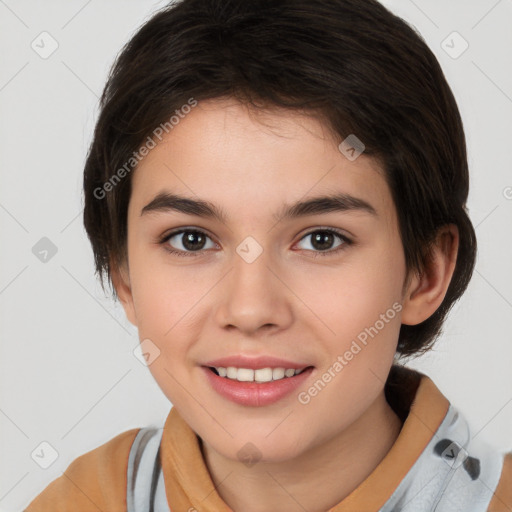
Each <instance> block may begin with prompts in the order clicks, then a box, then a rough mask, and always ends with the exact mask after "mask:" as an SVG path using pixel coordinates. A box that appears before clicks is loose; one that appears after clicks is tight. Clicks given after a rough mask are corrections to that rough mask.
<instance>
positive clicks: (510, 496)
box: [487, 452, 512, 512]
mask: <svg viewBox="0 0 512 512" xmlns="http://www.w3.org/2000/svg"><path fill="white" fill-rule="evenodd" d="M510 510H512V452H510V453H506V454H505V456H504V459H503V469H502V471H501V476H500V480H499V482H498V485H497V487H496V489H495V491H494V495H493V497H492V499H491V502H490V503H489V508H488V509H487V511H488V512H509V511H510Z"/></svg>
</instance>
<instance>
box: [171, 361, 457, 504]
mask: <svg viewBox="0 0 512 512" xmlns="http://www.w3.org/2000/svg"><path fill="white" fill-rule="evenodd" d="M385 393H386V398H387V400H388V402H389V403H390V405H391V407H392V408H393V409H394V410H395V412H396V413H397V415H398V416H399V417H400V419H401V420H402V421H403V422H404V424H403V426H402V430H401V431H400V435H399V436H398V438H397V440H396V441H395V443H394V444H393V446H392V447H391V450H390V451H389V452H388V453H387V455H386V456H385V457H384V459H382V461H381V462H380V463H379V464H378V465H377V467H376V468H375V469H374V470H373V471H372V473H370V475H369V476H368V477H367V478H366V479H365V480H364V481H363V482H361V484H360V485H359V486H358V487H357V488H356V489H354V490H353V491H352V492H351V493H350V494H349V495H348V496H347V497H346V498H345V499H344V500H343V501H342V502H340V503H338V505H336V506H335V507H333V508H332V509H331V511H330V512H349V511H350V512H353V511H354V510H365V511H367V512H373V511H375V512H377V511H378V510H379V509H380V508H381V507H382V506H383V505H384V504H385V503H386V501H387V500H388V499H389V497H390V496H391V494H392V493H393V492H394V491H395V489H396V488H397V487H398V485H399V483H400V482H401V481H402V480H403V478H404V477H405V475H406V474H407V472H408V471H409V470H410V468H411V467H412V465H413V464H414V462H415V461H416V460H417V459H418V457H419V456H420V454H421V452H422V451H423V450H424V448H425V447H426V446H427V444H428V443H429V441H430V439H431V438H432V437H433V435H434V433H435V431H436V430H437V429H438V427H439V425H440V424H441V422H442V421H443V419H444V417H445V416H446V413H447V412H448V407H449V405H450V403H449V401H448V400H447V399H446V398H445V397H444V395H443V394H442V393H441V392H440V391H439V389H438V388H437V386H436V385H435V384H434V383H433V382H432V380H431V379H430V378H429V377H428V376H426V375H424V374H423V373H420V372H418V371H416V370H413V369H410V368H407V367H403V366H397V365H395V366H393V367H392V368H391V371H390V374H389V377H388V380H387V381H386V386H385ZM161 459H162V468H163V472H164V479H165V491H166V495H167V499H168V502H169V506H170V508H171V510H184V511H186V510H189V509H192V510H193V509H194V508H196V509H197V510H201V512H231V509H230V508H229V507H228V506H227V505H226V503H225V502H224V501H223V500H222V498H221V497H220V495H219V494H218V492H217V490H216V488H215V485H214V483H213V481H212V479H211V476H210V474H209V472H208V469H207V467H206V465H205V462H204V459H203V456H202V453H201V448H200V445H199V440H198V438H197V436H196V434H195V432H194V431H193V430H192V429H191V428H190V427H189V425H188V424H187V423H186V422H185V421H184V420H183V418H182V417H181V416H180V414H179V413H178V411H177V410H176V409H175V408H174V407H173V408H172V409H171V411H170V413H169V416H168V417H167V420H166V422H165V425H164V432H163V437H162V445H161Z"/></svg>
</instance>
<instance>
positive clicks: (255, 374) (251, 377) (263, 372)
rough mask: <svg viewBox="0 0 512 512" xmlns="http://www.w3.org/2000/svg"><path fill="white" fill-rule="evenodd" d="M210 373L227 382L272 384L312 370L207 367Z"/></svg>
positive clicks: (305, 368) (306, 367)
mask: <svg viewBox="0 0 512 512" xmlns="http://www.w3.org/2000/svg"><path fill="white" fill-rule="evenodd" d="M208 368H209V369H210V371H212V372H213V373H215V374H216V375H218V376H219V377H224V378H226V379H229V380H234V381H238V382H256V383H261V384H263V383H265V382H274V381H279V380H283V379H289V378H291V377H294V376H295V375H299V374H301V373H302V372H303V371H304V370H307V369H308V368H313V367H312V366H305V367H304V368H299V369H296V368H282V367H277V368H270V367H268V368H260V369H257V370H253V369H251V368H236V367H234V366H228V367H227V368H224V367H222V366H217V367H216V366H209V367H208Z"/></svg>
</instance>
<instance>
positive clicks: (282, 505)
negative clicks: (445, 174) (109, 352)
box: [113, 98, 458, 512]
mask: <svg viewBox="0 0 512 512" xmlns="http://www.w3.org/2000/svg"><path fill="white" fill-rule="evenodd" d="M361 138H362V137H361ZM339 142H340V141H336V140H334V138H333V136H332V134H331V133H330V132H329V131H328V130H327V129H326V128H325V126H324V125H323V124H322V123H321V122H320V121H319V120H317V119H315V118H313V117H310V116H306V115H300V114H298V113H296V112H291V111H286V110H275V109H274V110H271V111H253V110H250V109H248V107H246V106H243V105H242V104H240V103H238V102H237V101H235V100H234V99H229V98H227V99H216V100H209V101H205V102H200V103H199V105H198V106H197V107H195V108H194V109H192V111H191V112H190V113H189V114H188V115H187V116H186V117H185V118H184V119H182V120H180V122H179V124H178V125H176V126H175V127H174V129H173V130H172V131H171V132H170V133H169V134H168V135H167V136H166V137H165V138H164V140H163V141H162V142H161V143H159V144H158V145H157V147H156V148H154V149H152V150H151V151H150V153H149V154H148V156H146V157H145V158H144V160H143V161H142V162H141V163H140V164H139V165H138V167H137V169H136V171H135V172H134V175H133V183H132V185H133V188H132V196H131V199H130V204H129V211H128V243H127V260H125V261H124V262H123V263H122V264H121V265H120V266H119V267H118V269H117V270H115V272H114V274H113V280H114V284H115V287H116V290H117V293H118V296H119V298H120V300H121V302H122V304H123V306H124V308H125V311H126V314H127V316H128V318H129V320H130V321H131V322H132V323H133V324H134V325H136V326H137V327H138V329H139V337H140V339H141V340H144V339H148V338H149V339H150V340H151V341H152V343H154V344H155V345H156V346H157V347H158V348H159V350H160V351H161V352H160V356H159V357H158V358H157V359H155V361H154V362H153V363H152V364H151V365H150V366H149V368H150V371H151V372H152V374H153V376H154V378H155V379H156V381H157V382H158V384H159V386H160V387H161V389H162V391H163V392H164V393H165V395H166V396H167V397H168V398H169V400H170V401H171V402H172V403H173V404H174V406H175V407H176V408H177V409H178V411H179V412H180V414H181V415H182V416H183V418H184V419H185V421H187V423H188V424H189V425H190V426H191V428H192V429H193V430H194V431H195V432H196V433H197V434H198V435H199V436H200V438H201V439H202V449H203V454H204V458H205V461H206V464H207V467H208V469H209V471H210V474H211V475H212V478H213V480H214V481H215V482H216V483H218V482H221V483H220V484H219V486H218V488H217V491H218V492H219V494H220V495H221V497H222V498H223V499H224V500H225V501H226V503H227V504H228V505H229V506H230V507H231V508H232V509H233V510H235V511H244V512H264V511H272V510H286V511H295V510H304V509H306V510H309V511H321V510H327V509H328V508H329V507H332V506H334V505H335V504H336V503H338V502H339V501H341V500H342V499H343V498H344V497H346V496H347V495H348V494H349V493H350V492H351V491H352V490H353V489H354V488H355V487H357V485H358V484H359V483H360V482H361V481H362V480H364V479H365V478H366V477H367V476H368V475H369V474H370V473H371V471H372V470H373V469H374V468H375V467H376V466H377V464H378V463H379V462H380V461H381V460H382V458H383V457H384V456H385V454H386V453H387V452H388V451H389V449H390V448H391V446H392V444H393V443H394V441H395V440H396V437H397V436H398V434H399V431H400V428H401V422H400V420H399V419H398V417H397V416H396V414H395V413H394V412H393V410H392V409H391V408H390V406H389V405H388V403H387V401H386V399H385V396H384V391H383V388H384V384H385V381H386V378H387V375H388V373H389V369H390V367H391V365H392V363H393V357H394V354H395V350H396V345H397V343H398V334H399V329H400V325H401V323H402V322H403V323H408V324H416V323H419V322H421V321H423V320H425V319H426V318H428V317H429V316H430V315H431V314H432V313H433V312H434V311H435V310H436V309H437V307H438V306H439V305H440V303H441V302H442V299H443V297H444V295H445V293H446V289H447V287H448V284H449V281H450V278H451V276H452V273H453V269H454V264H455V258H456V251H457V246H458V234H457V230H456V228H455V227H454V226H446V228H444V229H443V230H442V232H440V236H439V244H438V245H437V246H436V248H435V250H434V253H433V258H432V260H431V263H430V264H429V266H428V267H427V268H426V269H425V271H424V272H423V273H422V274H421V275H418V274H416V273H414V274H411V276H410V280H409V284H408V287H407V289H406V290H405V293H402V292H403V291H404V290H403V285H404V282H405V279H406V268H405V260H404V254H403V247H402V244H401V240H400V235H399V231H398V224H397V217H396V209H395V206H394V204H393V201H392V198H391V194H390V191H389V188H388V186H387V184H386V182H385V180H384V177H383V174H382V171H381V169H380V168H379V165H378V164H377V162H376V161H374V160H373V159H370V158H369V157H366V156H365V155H364V153H363V154H362V155H361V156H359V157H358V158H357V159H356V160H355V161H350V160H349V159H347V158H346V157H345V156H344V155H343V154H342V153H341V152H340V150H339V149H338V144H339ZM164 190H165V191H168V192H173V193H178V194H181V195H185V196H187V197H190V198H193V199H198V198H200V199H203V200H207V201H209V202H211V203H214V204H216V205H218V206H219V208H221V209H222V211H223V213H224V214H225V215H226V217H227V222H226V223H222V222H220V221H218V220H216V219H207V218H200V217H197V216H192V215H186V214H184V213H177V212H174V211H158V212H150V213H145V214H143V215H141V210H142V209H143V207H144V206H145V205H147V204H148V203H149V202H150V201H151V200H152V199H153V198H154V197H155V196H156V195H157V194H158V193H160V192H162V191H164ZM335 192H344V193H349V194H351V195H353V196H355V197H358V198H361V199H364V200H365V201H367V202H368V203H370V204H371V205H372V206H373V207H374V209H375V210H376V212H377V215H376V216H374V215H371V214H369V213H366V212H362V211H349V212H330V213H322V214H320V215H318V214H317V215H309V216H305V217H301V218H295V219H288V220H280V221H277V220H276V218H274V217H273V215H276V214H278V212H279V211H280V210H281V208H282V206H283V204H284V203H288V204H290V203H293V202H295V201H298V200H304V199H307V198H310V197H313V196H318V195H325V194H332V193H335ZM178 228H195V229H199V230H201V231H203V232H204V233H205V234H206V235H207V236H208V237H209V238H206V241H205V245H204V246H203V249H202V251H201V252H197V251H196V252H195V253H194V252H193V250H192V251H191V250H189V251H188V252H189V254H192V255H191V256H184V257H181V256H177V255H173V254H171V253H169V252H168V251H167V250H166V249H165V246H166V245H167V247H170V248H174V249H176V250H180V249H181V250H182V251H185V250H186V248H185V247H184V246H183V245H182V244H181V242H182V241H183V238H182V235H183V234H180V235H178V236H175V237H173V238H172V239H170V240H169V241H167V242H164V243H159V241H160V240H161V238H163V236H164V235H165V234H167V233H169V232H170V231H171V230H175V229H178ZM321 228H323V229H326V228H331V229H335V230H336V229H337V230H339V231H340V232H341V233H342V234H344V235H346V236H347V237H348V238H349V239H350V240H352V241H353V243H352V244H350V245H349V244H346V245H345V246H344V248H343V249H342V250H341V251H339V252H337V253H334V252H333V251H334V250H335V249H337V248H338V247H339V246H340V244H343V241H342V240H340V239H338V238H337V237H336V236H335V237H334V238H333V239H332V244H331V246H328V248H327V250H329V251H331V254H330V255H322V254H320V255H318V254H319V253H320V252H321V251H322V249H318V248H316V247H315V246H314V245H313V237H312V236H306V235H308V234H310V233H311V232H313V231H314V230H321ZM248 236H251V237H253V238H254V239H255V240H256V241H257V242H258V243H259V245H260V246H261V248H262V249H263V252H262V254H261V255H260V256H259V257H258V258H257V259H256V260H255V261H254V262H252V263H247V262H246V261H245V260H244V259H242V258H241V257H240V256H239V255H238V254H237V252H236V248H237V247H238V246H239V244H240V243H241V242H242V241H243V240H244V239H245V238H246V237H248ZM170 244H172V246H171V245H170ZM196 246H197V242H196ZM324 252H325V251H324ZM315 255H317V257H315ZM393 304H400V305H402V310H401V311H400V312H398V313H397V314H396V316H395V317H394V318H393V319H390V320H389V321H388V322H387V323H386V324H385V327H384V328H382V329H381V330H380V331H379V333H378V335H376V336H374V337H373V338H369V342H368V344H367V345H366V346H364V347H363V348H362V350H361V351H360V352H359V353H358V354H357V355H356V356H354V358H353V359H352V360H351V361H350V362H349V363H348V364H347V365H346V366H344V368H343V370H342V371H340V372H339V373H337V374H336V376H335V377H334V378H333V379H332V380H331V382H329V383H328V384H327V385H326V386H325V388H324V389H322V391H321V392H319V393H318V394H317V395H316V396H315V397H313V398H312V399H311V400H310V402H309V403H308V404H305V405H304V404H301V403H300V402H299V401H298V399H297V393H295V392H294V393H292V394H291V395H289V396H287V397H285V398H284V399H282V400H280V401H279V402H277V403H276V404H272V405H268V406H264V407H248V406H242V405H238V404H235V403H233V402H231V401H229V400H227V399H226V398H224V397H222V396H220V395H218V394H217V393H216V392H215V391H214V390H213V389H212V388H211V387H210V386H209V384H208V381H207V380H206V378H205V375H204V370H203V369H202V368H201V365H202V364H203V363H205V362H207V361H208V360H212V359H215V358H219V357H223V356H228V355H234V354H245V355H248V356H256V355H262V354H265V355H272V356H276V357H282V358H285V359H288V360H292V361H296V362H298V363H301V364H304V366H305V365H312V366H314V371H313V373H312V375H311V376H310V377H309V379H308V381H307V382H306V384H305V385H304V386H301V389H299V390H298V391H304V390H307V389H308V388H309V387H310V386H311V385H312V384H313V383H314V381H316V380H317V379H318V378H319V377H320V376H321V375H322V374H323V373H324V372H325V371H326V370H327V369H328V368H329V367H332V365H333V363H334V362H335V361H336V360H337V357H338V356H339V355H341V354H344V353H345V351H346V350H348V349H349V347H350V345H351V343H352V341H353V340H354V339H356V338H357V336H358V334H360V333H361V332H362V331H364V329H365V328H368V327H370V326H373V325H375V323H376V321H377V320H379V318H380V315H382V314H384V313H386V311H387V310H388V309H389V308H391V307H392V305H393ZM247 442H250V443H252V444H253V445H254V446H256V447H257V449H258V450H259V452H260V454H261V460H260V461H259V463H257V464H255V465H254V466H251V467H248V466H246V465H245V464H243V463H242V462H241V461H240V460H238V458H237V452H238V451H239V450H240V449H241V448H242V447H243V446H244V445H245V444H246V443H247Z"/></svg>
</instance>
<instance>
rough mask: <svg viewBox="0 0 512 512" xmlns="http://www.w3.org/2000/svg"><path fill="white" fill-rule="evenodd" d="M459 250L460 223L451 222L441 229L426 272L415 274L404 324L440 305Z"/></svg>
mask: <svg viewBox="0 0 512 512" xmlns="http://www.w3.org/2000/svg"><path fill="white" fill-rule="evenodd" d="M458 249H459V230H458V229H457V226H456V225H455V224H448V225H446V226H443V227H442V228H440V229H439V231H438V233H437V237H436V240H435V242H434V244H433V246H432V248H431V252H430V256H429V257H428V258H427V261H425V265H424V269H423V272H421V273H420V274H419V275H418V274H417V273H415V274H414V275H413V276H412V277H411V278H410V282H409V283H408V286H407V290H406V292H405V294H404V297H403V303H402V306H403V308H402V323H403V324H406V325H416V324H419V323H421V322H423V321H424V320H426V319H427V318H429V317H430V316H432V315H433V314H434V313H435V311H436V310H437V308H438V307H439V306H440V305H441V303H442V302H443V299H444V297H445V295H446V291H447V290H448V286H449V284H450V281H451V279H452V276H453V271H454V270H455V263H456V262H457V252H458Z"/></svg>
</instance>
